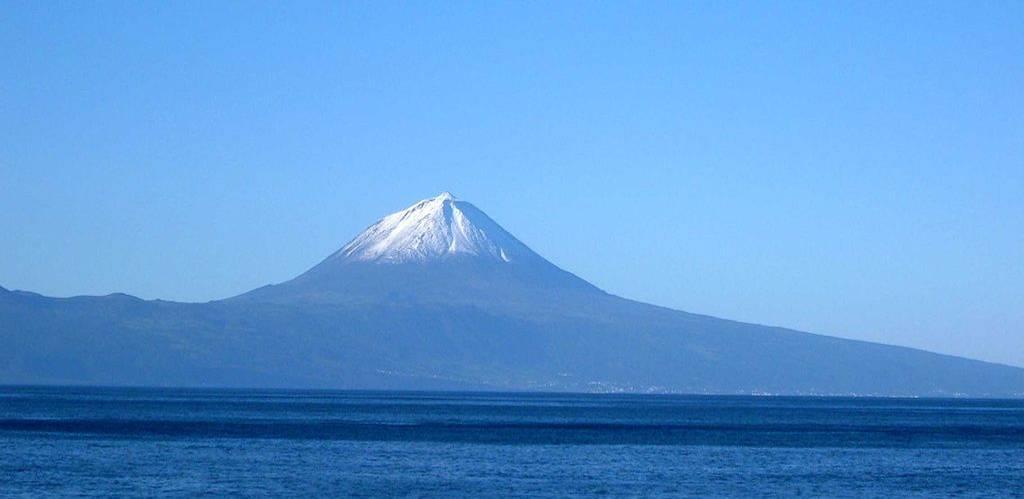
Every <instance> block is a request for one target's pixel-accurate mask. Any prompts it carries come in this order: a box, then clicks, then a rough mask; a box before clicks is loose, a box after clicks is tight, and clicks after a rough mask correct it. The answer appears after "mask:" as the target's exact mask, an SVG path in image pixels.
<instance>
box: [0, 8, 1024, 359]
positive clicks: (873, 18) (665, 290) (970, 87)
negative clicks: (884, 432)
mask: <svg viewBox="0 0 1024 499" xmlns="http://www.w3.org/2000/svg"><path fill="white" fill-rule="evenodd" d="M1022 25H1024V3H1021V2H959V3H945V2H929V3H927V4H925V3H916V2H900V3H898V4H892V3H890V2H778V3H774V4H763V3H758V4H754V3H746V4H744V3H738V2H737V3H729V2H706V3H705V2H668V3H652V2H600V3H599V2H589V3H574V2H548V3H540V2H536V3H534V2H515V3H489V2H467V3H452V2H444V3H441V2H436V3H432V2H412V3H389V4H383V3H380V2H353V3H341V4H333V3H298V4H294V3H283V2H282V3H280V4H277V5H273V4H269V3H258V4H254V3H251V2H237V3H231V2H167V3H157V2H124V3H120V2H92V3H86V2H64V3H50V2H45V3H44V2H20V1H6V2H3V3H0V46H2V47H4V49H3V50H0V213H2V214H3V216H0V285H2V286H4V287H7V288H15V289H27V290H32V291H37V292H41V293H44V294H48V295H56V296H69V295H76V294H106V293H110V292H114V291H123V292H128V293H131V294H135V295H138V296H141V297H144V298H164V299H174V300H186V301H205V300H210V299H215V298H220V297H225V296H230V295H233V294H237V293H241V292H243V291H246V290H248V289H251V288H254V287H257V286H260V285H263V284H266V283H270V282H279V281H283V280H286V279H288V278H290V277H292V276H294V275H296V274H298V273H300V272H302V271H304V270H305V269H307V268H308V267H311V266H312V265H314V264H315V263H317V262H318V261H319V260H320V259H321V258H323V257H325V256H326V255H327V254H329V253H331V252H332V251H334V250H335V249H337V248H338V247H340V246H341V245H342V244H344V243H345V242H346V241H347V240H348V239H349V238H351V237H352V236H354V235H355V234H356V233H357V232H359V231H360V230H361V229H362V228H364V227H365V226H366V225H368V224H370V223H371V222H373V221H374V220H376V219H377V218H379V217H380V216H383V215H384V214H386V213H389V212H392V211H395V210H398V209H401V208H404V207H405V206H407V205H409V204H411V203H412V202H414V201H416V200H418V199H421V198H425V197H430V196H434V195H436V194H437V193H439V192H441V191H444V190H450V191H452V192H454V193H455V194H456V195H458V196H459V197H461V198H463V199H466V200H469V201H472V202H474V203H475V204H477V205H478V206H479V207H481V208H482V209H484V210H485V211H487V212H488V213H489V214H490V215H491V216H492V217H493V218H494V219H496V220H497V221H498V222H499V223H501V224H502V225H504V226H505V227H506V228H507V229H509V230H510V231H511V232H512V233H513V234H516V235H517V236H518V237H519V238H520V239H522V240H523V241H524V242H525V243H527V244H528V245H530V246H531V247H533V248H534V249H535V250H537V251H538V252H539V253H541V254H542V255H544V256H546V257H548V258H549V259H550V260H552V261H553V262H555V263H556V264H559V265H561V266H563V267H565V268H566V269H568V270H571V271H573V272H575V273H577V274H579V275H581V276H583V277H585V278H587V279H589V280H591V281H592V282H594V283H595V284H597V285H599V286H600V287H602V288H604V289H606V290H608V291H610V292H613V293H616V294H620V295H623V296H627V297H631V298H636V299H640V300H644V301H650V302H653V303H657V304H661V305H666V306H671V307H675V308H681V309H684V310H688V311H694V312H700V313H706V314H711V315H717V316H722V317H727V318H733V319H739V320H745V321H752V322H758V323H767V324H774V325H784V326H788V327H793V328H798V329H802V330H808V331H812V332H818V333H823V334H831V335H836V336H843V337H848V338H860V339H866V340H872V341H882V342H886V343H894V344H901V345H909V346H915V347H921V348H927V349H930V350H935V351H939V352H945V353H953V354H960V355H966V356H971V357H976V358H982V359H987V360H994V361H1000V362H1006V363H1012V364H1016V365H1024V201H1022V200H1024V92H1022V91H1021V89H1024V56H1022V54H1024V29H1021V26H1022Z"/></svg>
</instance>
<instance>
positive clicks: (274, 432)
mask: <svg viewBox="0 0 1024 499" xmlns="http://www.w3.org/2000/svg"><path fill="white" fill-rule="evenodd" d="M155 495H159V496H181V497H183V496H188V497H192V496H197V495H206V496H275V497H282V496H299V497H309V496H334V497H338V496H348V497H375V496H403V497H407V496H411V497H421V496H428V497H452V496H469V497H485V496H498V497H509V496H518V497H565V496H645V497H654V496H665V497H680V496H701V497H707V496H717V497H722V496H734V497H765V496H780V495H783V496H793V495H800V496H812V497H814V496H828V497H840V496H854V497H894V496H898V497H907V496H921V497H936V496H960V497H963V496H976V497H1012V496H1018V497H1024V400H986V399H898V398H884V399H883V398H836V397H746V396H685V395H679V396H674V395H617V394H586V395H584V394H527V393H457V392H444V393H441V392H346V391H288V390H213V389H144V388H81V387H0V496H2V497H24V496H61V497H67V496H77V497H82V496H85V497H109V496H155Z"/></svg>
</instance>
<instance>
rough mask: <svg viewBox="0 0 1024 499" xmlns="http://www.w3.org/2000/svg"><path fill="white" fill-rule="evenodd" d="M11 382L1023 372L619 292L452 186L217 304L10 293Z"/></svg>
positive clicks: (5, 357) (373, 382)
mask: <svg viewBox="0 0 1024 499" xmlns="http://www.w3.org/2000/svg"><path fill="white" fill-rule="evenodd" d="M0 342H2V343H3V344H4V345H11V346H12V347H11V348H6V349H0V382H4V383H89V384H135V385H139V384H141V385H196V386H265V387H317V388H412V389H424V388H429V389H449V388H454V389H497V390H507V389H527V390H552V391H563V390H571V391H639V392H645V391H665V392H688V393H780V394H861V395H941V396H951V395H976V396H1021V395H1024V369H1019V368H1015V367H1009V366H1001V365H995V364H990V363H985V362H979V361H974V360H968V359H962V358H956V357H950V356H945V355H938V354H933V353H929V352H924V351H920V350H914V349H909V348H901V347H893V346H887V345H879V344H873V343H867V342H860V341H851V340H842V339H837V338H830V337H826V336H819V335H813V334H809V333H801V332H797V331H791V330H786V329H781V328H772V327H765V326H759V325H754V324H744V323H739V322H734V321H728V320H723V319H717V318H713V317H707V316H701V315H695V314H689V313H685V312H680V311H675V310H669V309H665V308H661V307H656V306H652V305H647V304H643V303H638V302H634V301H631V300H626V299H623V298H619V297H616V296H613V295H610V294H607V293H605V292H603V291H601V290H599V289H597V288H596V287H594V286H592V285H590V284H589V283H587V282H586V281H583V280H582V279H580V278H578V277H576V276H574V275H572V274H570V273H568V272H565V271H563V270H561V269H559V268H558V267H556V266H554V265H552V264H551V263H550V262H548V261H546V260H544V259H543V258H542V257H540V256H539V255H537V254H536V253H534V252H532V251H531V250H529V248H527V247H526V246H525V245H524V244H522V243H521V242H519V241H518V240H516V239H515V238H514V237H513V236H512V235H511V234H509V233H508V232H506V231H505V230H504V229H501V227H500V226H498V224H497V223H495V222H494V221H493V220H491V219H490V218H489V217H487V216H486V215H485V214H483V212H482V211H480V210H478V209H476V208H475V207H473V205H471V204H469V203H466V202H464V201H459V200H456V199H454V198H453V197H452V196H451V195H448V194H445V195H442V196H439V197H437V198H433V199H428V200H424V201H421V202H420V203H417V204H415V205H413V206H412V207H410V208H408V209H406V210H403V211H400V212H397V213H396V214H393V215H389V216H388V217H385V218H384V219H382V220H380V221H378V222H377V223H375V224H374V225H372V226H371V227H370V228H368V229H367V230H366V231H365V232H363V233H362V234H360V235H358V236H357V237H356V238H354V239H353V240H352V241H351V242H350V243H348V244H347V245H345V246H344V247H343V248H342V249H341V250H339V251H338V252H336V253H335V254H333V255H331V256H329V257H328V258H326V259H325V260H324V261H323V262H321V263H320V264H318V265H316V266H315V267H313V268H312V269H310V270H309V271H307V272H306V273H304V274H302V275H300V276H298V277H296V278H295V279H292V280H290V281H288V282H285V283H281V284H278V285H273V286H266V287H263V288H260V289H257V290H253V291H251V292H249V293H246V294H243V295H240V296H237V297H234V298H230V299H227V300H223V301H218V302H211V303H205V304H182V303H172V302H164V301H143V300H138V299H136V298H132V297H129V296H126V295H110V296H106V297H78V298H68V299H58V298H47V297H42V296H39V295H34V294H31V293H24V292H11V291H6V290H2V289H0Z"/></svg>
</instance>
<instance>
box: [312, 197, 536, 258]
mask: <svg viewBox="0 0 1024 499" xmlns="http://www.w3.org/2000/svg"><path fill="white" fill-rule="evenodd" d="M460 257H470V258H478V259H485V260H491V261H495V262H512V261H517V262H518V261H527V260H536V259H537V258H539V257H538V256H537V254H536V253H534V252H533V251H531V250H530V248H527V247H526V245H525V244H523V243H521V242H519V240H518V239H516V238H515V237H513V236H512V235H511V234H509V233H508V232H507V231H505V229H503V228H501V226H500V225H498V224H497V223H495V222H494V220H491V218H490V217H488V216H487V215H486V214H485V213H484V212H482V211H480V210H479V209H477V207H476V206H473V205H472V204H470V203H468V202H465V201H460V200H458V199H456V198H455V196H453V195H452V194H451V193H449V192H444V193H442V194H441V195H439V196H437V197H434V198H431V199H424V200H422V201H420V202H418V203H416V204H413V205H412V206H410V207H408V208H406V209H404V210H402V211H398V212H395V213H392V214H390V215H388V216H386V217H384V218H382V219H380V220H378V221H377V222H376V223H374V224H373V225H371V226H370V227H369V228H367V229H366V230H364V231H363V232H362V233H361V234H359V235H358V236H356V237H355V239H353V240H352V241H351V242H349V243H348V244H346V245H345V247H343V248H342V249H341V250H339V251H338V252H337V253H335V254H334V255H331V257H330V258H329V259H328V260H329V261H339V262H374V263H389V264H394V263H423V262H431V261H438V260H444V259H448V258H460Z"/></svg>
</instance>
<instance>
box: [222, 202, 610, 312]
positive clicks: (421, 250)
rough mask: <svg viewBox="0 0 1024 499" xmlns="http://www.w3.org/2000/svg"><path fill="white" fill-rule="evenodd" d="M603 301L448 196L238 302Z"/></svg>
mask: <svg viewBox="0 0 1024 499" xmlns="http://www.w3.org/2000/svg"><path fill="white" fill-rule="evenodd" d="M580 293H585V294H588V295H594V296H597V295H604V294H605V293H604V292H603V291H601V290H599V289H597V288H596V287H594V286H593V285H592V284H590V283H588V282H586V281H584V280H583V279H580V278H579V277H576V276H575V275H573V274H571V273H569V272H566V271H564V270H562V269H560V268H558V267H557V266H556V265H554V264H552V263H551V262H549V261H547V260H546V259H544V258H543V257H541V256H540V255H538V254H537V253H535V252H534V251H533V250H531V249H530V248H529V247H527V246H526V245H525V244H523V243H522V242H520V241H519V240H518V239H516V238H515V236H513V235H512V234H510V233H509V232H508V231H506V230H505V229H504V228H502V227H501V226H500V225H498V223H497V222H495V221H494V220H492V219H491V217H489V216H487V214H486V213H484V212H483V211H481V210H480V209H479V208H477V207H476V206H474V205H473V204H471V203H469V202H467V201H462V200H459V199H456V198H455V196H453V195H452V194H451V193H449V192H444V193H442V194H440V195H438V196H437V197H433V198H429V199H424V200H422V201H418V202H416V203H414V204H413V205H412V206H410V207H408V208H406V209H404V210H401V211H397V212H395V213H392V214H390V215H388V216H386V217H384V218H382V219H380V220H378V221H377V222H375V223H374V224H373V225H371V226H369V227H368V228H367V229H366V230H364V231H363V232H361V233H360V234H359V235H357V236H356V237H355V238H354V239H352V240H351V241H349V243H348V244H346V245H345V246H343V247H342V248H341V249H339V250H338V251H336V252H334V253H333V254H331V255H330V256H328V257H327V258H325V259H324V260H323V261H321V262H320V263H319V264H317V265H316V266H314V267H313V268H311V269H309V270H308V271H306V272H305V273H303V274H302V275H299V276H298V277H296V278H295V279H292V280H290V281H287V282H284V283H281V284H277V285H272V286H264V287H262V288H259V289H257V290H254V291H251V292H249V293H245V294H243V295H241V296H239V297H236V298H234V299H235V300H247V301H261V302H276V303H295V302H316V303H348V302H360V303H366V302H377V303H379V302H386V303H396V302H402V303H414V302H415V303H423V302H430V303H435V302H443V303H447V304H462V305H470V304H471V305H473V306H477V307H482V308H491V309H493V308H508V307H519V308H520V309H522V308H524V307H525V308H529V309H532V310H538V309H545V308H547V309H550V308H551V307H553V306H561V305H564V304H565V301H566V300H567V299H574V300H576V301H577V302H578V301H579V300H577V299H578V295H579V294H580Z"/></svg>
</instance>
